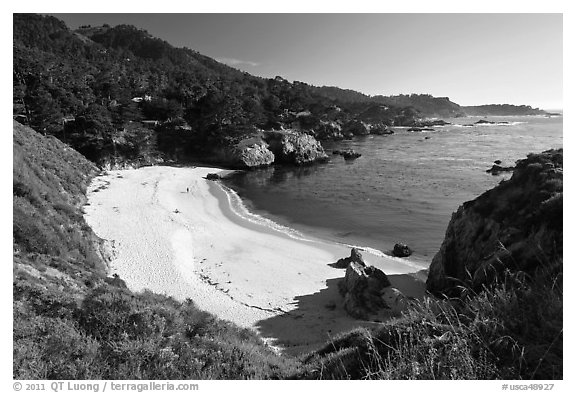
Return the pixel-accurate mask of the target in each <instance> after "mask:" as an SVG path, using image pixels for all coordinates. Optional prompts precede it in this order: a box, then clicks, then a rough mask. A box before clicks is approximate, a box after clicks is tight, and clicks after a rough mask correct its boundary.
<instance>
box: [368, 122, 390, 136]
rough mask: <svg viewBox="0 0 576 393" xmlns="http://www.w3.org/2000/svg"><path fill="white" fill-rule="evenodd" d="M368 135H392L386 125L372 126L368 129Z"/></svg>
mask: <svg viewBox="0 0 576 393" xmlns="http://www.w3.org/2000/svg"><path fill="white" fill-rule="evenodd" d="M370 134H372V135H391V134H394V131H392V130H391V129H390V128H388V126H387V125H386V124H373V125H372V126H371V127H370Z"/></svg>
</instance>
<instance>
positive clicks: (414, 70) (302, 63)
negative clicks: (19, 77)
mask: <svg viewBox="0 0 576 393" xmlns="http://www.w3.org/2000/svg"><path fill="white" fill-rule="evenodd" d="M53 15H54V16H56V17H58V18H59V19H62V20H63V21H64V22H65V23H66V24H67V25H68V26H69V27H70V28H73V29H74V28H77V27H78V26H80V25H84V24H90V25H93V26H94V25H101V24H104V23H108V24H109V25H111V26H114V25H117V24H122V23H125V24H131V25H134V26H136V27H139V28H142V29H145V30H147V31H148V32H149V33H150V34H152V35H153V36H156V37H159V38H162V39H164V40H166V41H167V42H169V43H170V44H172V45H174V46H176V47H183V46H186V47H188V48H191V49H194V50H197V51H198V52H200V53H202V54H204V55H207V56H210V57H213V58H215V59H217V60H219V61H221V62H224V63H227V64H229V65H231V66H233V67H235V68H239V69H241V70H244V71H247V72H249V73H251V74H253V75H258V76H263V77H274V76H276V75H280V76H282V77H284V78H286V79H288V80H290V81H294V80H298V81H301V82H306V83H309V84H313V85H317V86H322V85H326V86H338V87H341V88H346V89H353V90H357V91H360V92H362V93H365V94H369V95H377V94H382V95H394V94H411V93H426V94H432V95H434V96H439V97H449V98H450V99H451V100H452V101H454V102H456V103H458V104H460V105H480V104H499V103H510V104H526V105H532V106H534V107H539V108H542V109H560V108H562V107H563V105H562V93H563V92H562V87H563V80H562V61H563V59H562V40H563V37H562V27H563V26H562V24H563V20H562V14H560V13H556V14H552V13H548V14H543V13H532V14H510V13H507V14H472V13H469V14H453V13H451V14H416V13H411V14H390V13H389V14H382V13H381V14H375V13H371V14H90V13H86V14H53Z"/></svg>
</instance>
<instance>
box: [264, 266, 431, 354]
mask: <svg viewBox="0 0 576 393" xmlns="http://www.w3.org/2000/svg"><path fill="white" fill-rule="evenodd" d="M388 278H389V279H390V282H391V283H392V285H393V286H394V287H396V288H398V289H399V290H401V291H402V292H403V293H404V294H405V295H406V296H408V297H410V298H414V299H422V298H423V297H424V295H425V292H426V291H425V285H424V282H423V281H422V279H421V278H418V273H413V274H391V275H388ZM341 280H343V278H334V279H329V280H326V285H327V288H325V289H322V290H321V291H320V292H316V293H313V294H310V295H302V296H297V297H296V298H295V303H296V304H295V305H296V308H295V309H294V310H292V311H289V312H286V313H284V314H280V315H277V316H274V317H271V318H268V319H264V320H261V321H259V322H258V323H257V325H256V326H257V328H258V330H259V331H260V334H261V335H262V336H263V337H265V338H274V340H273V341H272V344H274V345H277V346H280V347H282V348H283V352H284V353H286V354H288V355H301V354H305V353H308V352H310V351H313V350H315V349H318V348H320V347H322V346H323V345H324V344H326V343H327V342H330V340H331V338H332V337H334V336H337V335H339V334H340V333H345V332H348V331H350V330H352V329H354V328H357V327H375V326H377V325H378V323H380V322H383V321H382V320H374V321H361V320H357V319H354V318H352V317H350V316H349V315H348V313H347V312H346V310H344V308H343V298H342V296H341V295H340V292H339V290H338V282H339V281H341ZM389 317H390V318H393V317H394V315H393V314H392V313H390V316H389Z"/></svg>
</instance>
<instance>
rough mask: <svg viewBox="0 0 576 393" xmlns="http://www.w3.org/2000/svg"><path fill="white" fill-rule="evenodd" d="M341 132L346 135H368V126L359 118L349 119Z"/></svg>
mask: <svg viewBox="0 0 576 393" xmlns="http://www.w3.org/2000/svg"><path fill="white" fill-rule="evenodd" d="M342 134H343V135H344V136H345V137H346V136H347V137H351V136H358V135H369V134H370V127H369V125H368V124H366V123H364V122H363V121H360V120H351V121H349V122H347V123H346V124H344V126H343V127H342Z"/></svg>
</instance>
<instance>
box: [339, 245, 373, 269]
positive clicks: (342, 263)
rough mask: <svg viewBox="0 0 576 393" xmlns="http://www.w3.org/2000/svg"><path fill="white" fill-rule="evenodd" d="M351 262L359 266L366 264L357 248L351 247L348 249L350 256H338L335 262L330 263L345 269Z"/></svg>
mask: <svg viewBox="0 0 576 393" xmlns="http://www.w3.org/2000/svg"><path fill="white" fill-rule="evenodd" d="M352 262H354V263H357V264H359V265H360V266H366V263H365V262H364V258H362V254H360V251H359V250H358V249H357V248H352V250H351V251H350V256H349V257H346V258H340V259H339V260H338V261H337V262H336V263H334V264H332V265H331V266H332V267H336V268H338V269H346V268H347V267H348V265H350V264H351V263H352Z"/></svg>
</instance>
